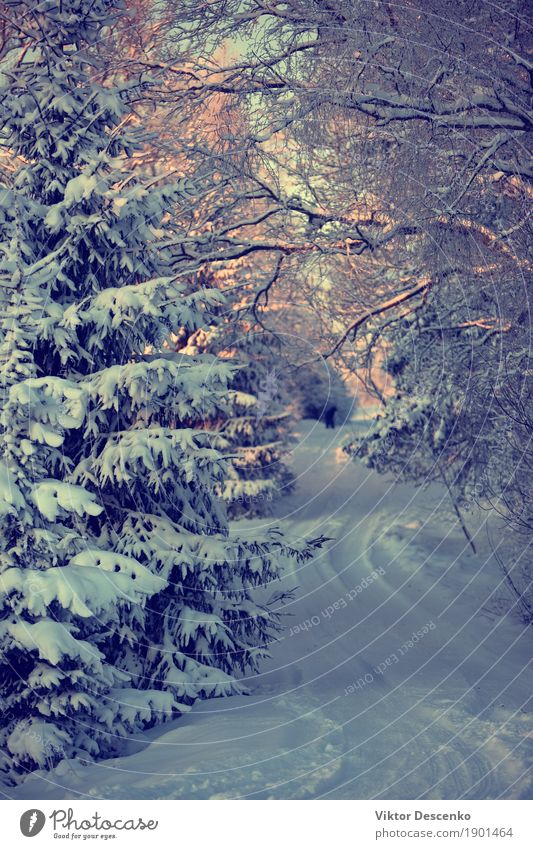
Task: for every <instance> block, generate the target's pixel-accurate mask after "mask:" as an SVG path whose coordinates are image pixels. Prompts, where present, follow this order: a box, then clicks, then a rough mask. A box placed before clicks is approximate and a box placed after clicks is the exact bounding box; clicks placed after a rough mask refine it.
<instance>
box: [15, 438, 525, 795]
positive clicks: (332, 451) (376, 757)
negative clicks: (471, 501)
mask: <svg viewBox="0 0 533 849" xmlns="http://www.w3.org/2000/svg"><path fill="white" fill-rule="evenodd" d="M359 426H360V427H361V426H363V427H364V426H365V425H364V422H360V423H359ZM343 432H344V433H345V429H338V430H336V431H331V430H329V431H328V430H325V429H324V426H323V425H322V424H320V423H316V422H315V423H311V422H305V423H303V424H302V425H301V426H300V428H299V431H298V440H299V441H298V447H297V448H296V449H295V451H294V467H295V469H296V471H297V473H298V478H299V479H298V484H299V486H298V490H297V492H296V493H295V494H294V495H292V496H290V497H288V498H286V499H285V500H284V501H283V502H282V503H281V504H280V505H279V507H278V513H277V517H276V519H275V522H276V523H280V524H281V526H282V527H284V528H285V529H287V530H290V532H291V533H293V534H297V535H298V534H299V535H303V536H306V537H314V536H317V535H318V534H320V533H323V534H326V535H327V536H329V537H333V538H334V539H333V541H332V542H331V543H330V544H329V546H328V547H327V548H326V549H325V550H324V551H323V552H322V553H321V554H320V555H319V556H318V557H317V558H315V559H314V560H313V561H311V562H310V563H306V564H305V565H300V566H293V567H292V569H293V572H292V574H288V575H287V578H286V584H287V586H288V587H290V586H295V585H298V587H299V589H298V592H297V594H296V597H295V600H294V602H292V603H291V604H290V605H288V607H287V611H288V612H289V613H290V616H288V617H287V620H286V630H285V631H284V633H283V634H282V635H281V636H280V639H279V642H277V643H276V644H275V645H274V647H273V651H272V658H271V660H270V661H269V663H268V665H267V666H266V667H265V670H264V672H263V673H262V674H261V675H260V676H258V677H255V678H252V679H250V681H249V682H248V683H249V686H250V689H251V695H250V696H239V697H234V698H231V699H215V700H212V701H210V702H203V703H200V704H197V705H195V707H194V709H193V710H192V712H191V713H190V714H188V715H187V716H185V717H183V718H182V719H180V720H178V721H176V722H173V723H169V724H168V725H166V726H163V727H159V728H158V729H152V730H151V731H150V732H149V733H148V734H147V735H146V740H145V741H144V743H141V742H139V743H131V745H130V752H131V753H130V754H129V756H127V757H121V758H116V759H112V760H107V761H103V762H100V763H98V764H91V765H84V764H82V763H80V762H72V761H71V762H69V763H65V764H62V765H60V766H59V767H58V768H56V769H55V770H54V771H53V772H51V773H48V774H46V775H45V774H41V775H40V776H37V777H34V776H30V777H29V778H28V780H27V781H26V782H25V783H24V784H22V785H20V786H19V787H17V788H15V789H10V790H9V791H7V793H6V795H7V796H8V797H12V798H19V799H20V798H27V799H76V798H86V797H95V798H98V799H107V798H110V799H116V798H133V799H141V798H146V799H182V798H189V799H190V798H193V799H205V798H218V799H220V798H224V799H225V798H231V799H234V798H252V799H267V798H282V799H316V798H329V799H367V798H368V799H373V798H382V799H418V798H423V799H440V798H444V799H447V798H448V799H456V798H464V799H487V798H488V799H492V798H499V797H502V798H530V797H531V791H532V789H533V786H532V785H533V781H532V779H531V760H532V746H531V728H532V722H531V720H532V703H531V701H529V704H528V700H530V696H531V676H530V672H531V670H530V669H529V668H528V663H529V661H530V656H531V639H532V632H531V628H528V627H526V626H525V625H524V624H523V623H522V622H521V620H520V618H519V616H518V615H517V613H516V610H515V609H513V600H512V598H511V597H510V596H508V595H507V592H506V589H505V586H504V583H503V581H502V574H501V572H500V571H499V569H498V567H497V565H496V564H495V563H494V561H493V559H491V558H490V556H489V554H488V553H487V552H488V551H489V548H488V544H487V540H486V528H485V527H484V522H483V520H481V519H480V521H479V522H478V526H477V527H476V528H475V534H476V541H477V544H478V554H477V555H474V554H473V553H472V552H471V550H470V549H469V547H468V544H467V543H466V540H465V539H464V537H463V535H462V533H461V532H460V530H458V528H457V526H456V524H454V521H453V520H452V518H451V515H450V513H449V508H448V506H447V504H446V501H445V495H444V493H443V492H442V491H441V490H440V489H439V488H437V487H433V488H430V489H429V490H426V491H415V490H414V489H413V488H411V487H408V486H405V485H396V484H395V483H394V481H392V480H387V479H386V478H383V477H378V476H377V475H375V474H374V473H371V472H369V471H368V470H367V469H365V468H364V467H362V466H360V465H357V464H354V463H352V462H349V461H344V460H342V459H341V458H340V455H339V451H338V450H337V449H338V444H339V441H340V439H341V438H342V436H343ZM444 511H446V513H445V512H444ZM443 515H444V516H446V515H448V516H449V518H442V517H443ZM247 524H248V526H250V524H251V523H247ZM417 632H418V633H417ZM146 741H149V742H148V743H147V742H146Z"/></svg>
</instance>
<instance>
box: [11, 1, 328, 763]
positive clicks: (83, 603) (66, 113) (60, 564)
mask: <svg viewBox="0 0 533 849" xmlns="http://www.w3.org/2000/svg"><path fill="white" fill-rule="evenodd" d="M6 5H7V6H8V7H9V13H10V15H11V16H12V21H13V24H12V26H13V29H14V31H15V32H16V36H17V37H16V39H15V40H14V41H15V43H16V45H17V49H16V52H15V51H13V52H12V53H10V54H8V55H7V57H6V58H5V59H4V60H3V64H2V65H1V66H0V89H1V96H0V112H1V122H0V123H1V126H2V128H3V129H2V134H1V143H2V146H3V148H4V151H6V154H7V155H8V156H9V158H10V162H11V164H12V169H10V172H9V173H10V177H9V179H8V178H7V177H5V176H4V177H3V185H2V191H1V194H0V202H1V206H0V242H1V247H0V251H1V253H0V299H1V304H0V306H1V315H0V392H1V395H2V415H1V419H0V538H1V546H0V548H1V550H2V554H1V555H0V608H1V615H0V646H1V649H2V665H1V673H0V695H1V698H2V710H3V714H4V719H5V722H4V727H3V731H2V732H1V743H2V752H3V755H2V768H3V770H4V771H5V772H6V773H8V775H9V776H10V778H11V779H14V778H15V777H16V775H17V774H20V773H24V772H27V771H28V770H31V769H35V768H39V767H47V766H52V765H54V764H55V763H57V762H59V761H60V760H62V759H65V758H69V757H75V756H78V755H84V756H90V757H92V756H94V757H102V756H106V755H107V754H110V753H112V752H114V751H116V749H117V745H118V742H119V740H120V738H121V737H122V736H123V735H124V734H125V733H126V732H128V731H129V730H134V729H136V728H138V727H141V726H143V725H147V724H153V723H154V722H156V721H158V720H159V721H160V720H161V719H164V718H165V717H168V716H172V715H178V714H179V713H180V712H181V711H183V710H186V709H187V707H188V705H190V704H191V703H192V701H193V700H194V699H196V698H198V697H208V696H213V695H221V694H225V693H231V692H235V691H237V690H238V689H239V686H240V685H239V684H238V683H237V681H236V680H235V674H236V672H237V671H240V670H245V669H247V668H254V667H255V666H256V664H257V661H258V659H259V658H260V657H261V656H262V655H263V654H264V653H265V652H266V648H267V645H268V643H269V641H270V640H271V638H272V636H273V633H274V631H275V628H276V627H277V618H276V614H275V613H274V612H273V611H272V610H271V608H270V607H269V605H268V604H259V603H256V602H255V601H254V600H253V597H252V590H253V587H254V586H257V585H260V584H265V583H267V582H269V581H271V580H273V579H274V578H276V577H277V575H278V570H279V568H280V563H281V560H282V559H283V556H285V555H294V556H296V557H307V556H309V554H310V552H311V550H312V545H308V544H304V545H302V546H299V547H291V546H290V545H288V544H286V543H285V542H284V541H283V540H282V539H280V538H279V536H276V535H275V534H274V533H272V534H271V535H270V538H269V537H265V538H259V539H258V538H257V537H255V538H254V541H248V540H245V539H242V538H233V537H230V535H229V531H228V527H227V523H226V517H225V510H224V507H223V505H222V504H220V503H219V502H217V500H216V498H215V497H214V496H213V488H214V486H216V485H217V483H219V482H220V480H221V479H222V477H223V474H224V472H223V461H222V459H221V455H220V452H219V450H218V449H219V448H222V447H223V446H224V440H223V438H222V437H221V436H220V435H218V434H216V433H212V432H203V431H200V430H198V429H193V428H190V427H187V426H186V425H187V422H188V421H189V420H190V418H191V417H192V418H193V419H200V418H202V417H205V418H207V417H209V416H212V417H213V416H215V415H216V414H217V413H216V411H217V409H218V406H219V405H222V404H223V403H224V399H225V396H226V385H227V382H228V380H229V378H230V376H231V367H230V365H229V364H227V363H224V362H223V361H221V360H218V359H217V358H216V357H210V356H208V355H202V356H199V357H190V356H187V355H181V356H180V355H179V354H170V353H168V352H167V353H166V354H164V355H162V356H158V355H157V353H151V354H150V355H147V354H146V353H144V352H146V351H147V350H150V348H149V346H150V345H151V346H152V351H154V345H157V342H158V340H160V339H161V338H163V337H164V336H166V335H167V334H168V332H169V328H171V327H176V326H186V327H188V328H190V330H191V332H192V330H193V329H194V327H195V326H199V325H200V324H205V317H204V312H205V309H206V308H207V307H208V306H209V303H210V302H213V301H215V300H216V299H217V298H218V297H219V294H218V293H210V292H199V293H189V294H186V293H185V291H184V290H183V289H182V287H181V286H180V285H179V284H178V282H177V281H176V279H175V278H174V277H173V276H172V274H170V272H169V269H168V268H167V266H166V259H165V253H164V251H163V250H162V249H161V245H160V241H161V239H162V237H163V236H164V235H165V233H164V229H163V230H162V229H161V227H162V226H163V228H164V225H162V224H161V222H162V221H163V219H164V216H165V212H166V211H167V210H168V209H169V208H170V206H171V205H172V204H179V202H180V200H181V199H182V198H183V197H184V196H185V195H187V197H188V202H191V193H192V191H193V189H192V186H191V184H190V183H187V182H186V181H185V180H183V181H181V182H180V183H179V184H178V185H176V186H173V187H170V188H166V189H160V188H158V187H157V186H156V185H149V184H146V185H145V184H143V183H142V182H141V181H140V180H139V179H138V178H137V177H136V176H135V175H134V174H133V173H132V171H131V168H129V167H128V155H129V153H130V152H131V151H132V150H133V149H134V147H135V138H134V130H126V127H127V124H128V121H127V117H128V112H127V108H126V106H125V103H124V100H123V98H122V97H121V93H120V92H119V91H118V90H114V89H112V88H110V87H102V86H101V85H99V84H98V83H97V82H96V81H95V64H94V63H95V59H94V56H92V55H91V50H90V46H91V44H93V43H95V42H96V41H97V40H98V39H101V38H104V37H105V33H106V30H105V27H106V26H107V25H108V24H109V23H110V22H111V21H112V19H113V16H114V15H116V14H120V12H121V7H120V4H119V2H117V0H61V2H59V0H43V2H39V3H38V4H36V3H35V2H33V0H27V2H25V0H21V2H16V0H13V2H9V3H8V4H6ZM135 132H137V131H135ZM3 173H4V174H5V173H6V172H5V171H4V172H3ZM170 419H172V421H170Z"/></svg>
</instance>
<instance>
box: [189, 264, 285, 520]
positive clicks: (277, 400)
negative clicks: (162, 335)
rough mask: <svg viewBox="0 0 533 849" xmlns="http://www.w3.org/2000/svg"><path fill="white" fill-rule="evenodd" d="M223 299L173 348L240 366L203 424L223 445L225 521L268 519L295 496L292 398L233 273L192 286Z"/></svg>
mask: <svg viewBox="0 0 533 849" xmlns="http://www.w3.org/2000/svg"><path fill="white" fill-rule="evenodd" d="M207 283H208V284H210V285H211V286H216V287H217V288H219V289H222V291H224V292H225V295H226V297H225V301H224V304H223V305H222V307H221V308H218V309H217V313H218V314H217V315H216V317H213V322H212V324H211V325H210V326H208V327H205V328H200V329H198V330H196V331H195V332H194V333H192V334H190V335H189V334H187V333H186V332H184V331H183V330H182V331H181V333H179V334H177V335H176V336H175V337H174V339H175V345H176V346H177V348H178V349H180V350H181V351H183V352H184V353H189V354H193V355H197V354H198V353H199V352H201V351H208V352H210V353H213V354H216V355H217V356H219V357H223V358H224V360H225V361H228V362H231V363H233V364H235V365H236V366H237V368H236V370H235V372H234V374H233V377H232V380H231V384H230V386H231V391H230V392H229V393H228V396H227V404H226V407H225V409H224V411H223V413H222V415H220V416H219V417H218V418H217V419H215V420H211V421H209V422H207V421H206V422H205V424H206V425H208V426H210V427H212V428H214V429H216V430H217V432H219V433H220V434H222V435H223V436H224V437H225V439H226V440H227V448H226V450H225V454H226V455H227V456H228V459H229V462H228V464H227V466H226V474H225V476H224V479H223V481H222V483H221V484H220V485H219V486H218V487H217V492H218V494H219V495H220V496H221V498H222V499H223V500H224V502H225V503H226V505H227V509H228V513H229V515H230V517H232V518H237V517H242V516H245V517H248V518H250V517H253V516H261V515H267V514H268V513H269V512H270V508H271V507H272V505H273V504H274V503H275V501H276V500H277V499H278V498H280V497H283V496H284V495H288V494H289V493H290V492H292V491H293V488H294V475H293V473H292V471H291V469H290V467H289V466H288V465H287V463H286V455H287V452H288V451H289V450H290V448H291V446H292V442H293V440H292V438H291V433H290V426H291V422H292V417H291V414H290V411H289V398H288V397H287V395H286V385H285V383H286V382H285V380H284V377H283V366H282V365H281V363H282V351H281V350H280V344H281V345H282V344H283V343H282V342H281V343H280V341H279V340H278V339H277V337H275V336H274V335H272V334H269V333H267V332H266V331H264V330H263V329H262V328H260V327H259V326H257V325H256V323H255V322H254V320H253V318H252V317H251V309H250V306H251V301H252V300H253V290H251V288H250V287H249V286H246V285H242V284H241V285H237V282H236V279H235V269H234V268H227V269H223V268H218V269H217V271H216V272H202V273H201V274H200V275H198V278H197V285H204V286H205V285H206V284H207Z"/></svg>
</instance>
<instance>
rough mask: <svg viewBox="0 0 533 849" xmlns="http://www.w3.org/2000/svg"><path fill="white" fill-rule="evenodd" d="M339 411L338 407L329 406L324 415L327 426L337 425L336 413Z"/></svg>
mask: <svg viewBox="0 0 533 849" xmlns="http://www.w3.org/2000/svg"><path fill="white" fill-rule="evenodd" d="M336 412H337V408H336V407H335V406H333V407H328V409H327V410H326V415H325V416H324V421H325V422H326V427H335V413H336Z"/></svg>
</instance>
